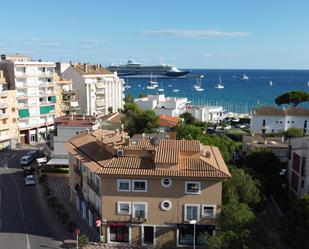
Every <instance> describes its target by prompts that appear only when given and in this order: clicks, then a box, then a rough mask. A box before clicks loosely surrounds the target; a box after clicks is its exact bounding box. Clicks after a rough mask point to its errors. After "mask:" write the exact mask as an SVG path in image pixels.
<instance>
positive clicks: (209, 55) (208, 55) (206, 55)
mask: <svg viewBox="0 0 309 249" xmlns="http://www.w3.org/2000/svg"><path fill="white" fill-rule="evenodd" d="M203 56H204V57H211V56H213V54H212V53H205V54H204V55H203Z"/></svg>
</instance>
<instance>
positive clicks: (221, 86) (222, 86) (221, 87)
mask: <svg viewBox="0 0 309 249" xmlns="http://www.w3.org/2000/svg"><path fill="white" fill-rule="evenodd" d="M215 88H217V89H223V88H224V85H223V84H222V82H221V75H219V83H218V84H216V86H215Z"/></svg>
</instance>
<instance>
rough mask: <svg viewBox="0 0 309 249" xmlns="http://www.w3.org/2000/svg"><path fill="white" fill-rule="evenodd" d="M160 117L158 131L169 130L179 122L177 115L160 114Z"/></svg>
mask: <svg viewBox="0 0 309 249" xmlns="http://www.w3.org/2000/svg"><path fill="white" fill-rule="evenodd" d="M159 118H160V128H159V129H160V132H169V131H170V130H171V128H172V127H174V126H176V125H177V124H178V123H179V118H178V117H172V116H167V115H164V114H161V115H160V116H159Z"/></svg>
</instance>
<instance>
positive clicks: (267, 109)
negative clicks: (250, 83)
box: [254, 106, 309, 116]
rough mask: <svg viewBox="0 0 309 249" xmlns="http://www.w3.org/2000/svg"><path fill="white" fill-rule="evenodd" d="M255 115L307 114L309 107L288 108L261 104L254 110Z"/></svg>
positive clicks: (308, 113)
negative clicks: (261, 105)
mask: <svg viewBox="0 0 309 249" xmlns="http://www.w3.org/2000/svg"><path fill="white" fill-rule="evenodd" d="M254 111H255V114H256V115H265V116H286V115H290V116H309V109H308V108H304V107H300V106H297V107H290V108H288V109H279V108H276V107H274V106H263V107H260V108H257V109H255V110H254Z"/></svg>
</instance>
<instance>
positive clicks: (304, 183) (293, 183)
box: [288, 137, 309, 200]
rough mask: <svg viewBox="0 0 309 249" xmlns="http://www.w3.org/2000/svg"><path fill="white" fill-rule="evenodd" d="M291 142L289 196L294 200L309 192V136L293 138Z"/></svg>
mask: <svg viewBox="0 0 309 249" xmlns="http://www.w3.org/2000/svg"><path fill="white" fill-rule="evenodd" d="M289 144H290V148H291V151H290V159H289V164H288V176H289V196H290V199H292V200H294V199H296V198H298V197H301V196H302V195H304V194H307V193H308V194H309V161H308V158H309V137H299V138H292V139H290V141H289Z"/></svg>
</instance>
